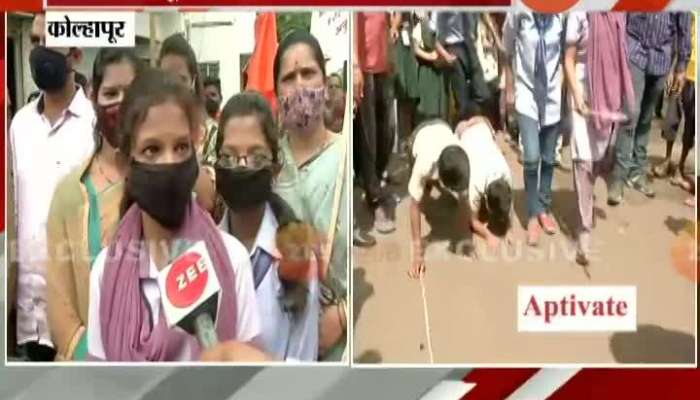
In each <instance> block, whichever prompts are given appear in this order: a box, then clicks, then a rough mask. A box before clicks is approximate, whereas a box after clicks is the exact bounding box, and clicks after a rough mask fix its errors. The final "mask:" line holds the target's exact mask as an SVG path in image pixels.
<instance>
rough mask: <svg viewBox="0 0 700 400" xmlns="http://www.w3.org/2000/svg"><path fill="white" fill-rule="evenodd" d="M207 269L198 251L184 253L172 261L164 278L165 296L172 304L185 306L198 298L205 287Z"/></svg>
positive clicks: (207, 275) (207, 276)
mask: <svg viewBox="0 0 700 400" xmlns="http://www.w3.org/2000/svg"><path fill="white" fill-rule="evenodd" d="M208 279H209V271H208V268H207V265H206V264H205V263H204V259H203V258H202V256H201V255H200V254H199V253H186V254H184V255H183V256H181V257H178V259H177V260H176V261H175V262H174V263H173V266H172V267H171V268H170V271H169V272H168V276H167V277H166V278H165V288H166V296H168V300H169V301H170V303H172V305H173V306H175V307H177V308H186V307H189V306H191V305H192V304H193V303H195V302H196V301H197V299H199V297H200V296H201V295H202V293H204V289H205V288H206V287H207V280H208Z"/></svg>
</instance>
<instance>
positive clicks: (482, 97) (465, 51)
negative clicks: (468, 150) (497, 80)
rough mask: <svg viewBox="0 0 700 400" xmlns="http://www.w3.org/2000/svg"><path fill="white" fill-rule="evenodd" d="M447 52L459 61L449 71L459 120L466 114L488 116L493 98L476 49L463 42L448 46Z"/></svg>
mask: <svg viewBox="0 0 700 400" xmlns="http://www.w3.org/2000/svg"><path fill="white" fill-rule="evenodd" d="M445 50H447V52H449V53H450V54H452V55H454V56H455V57H457V61H455V63H454V64H453V65H452V67H451V68H450V69H449V70H448V79H449V81H450V87H451V88H452V91H453V92H454V95H455V98H456V100H457V110H458V111H459V118H460V119H461V118H463V117H464V116H465V115H466V114H478V115H488V108H489V104H490V102H491V98H492V97H493V96H492V95H491V90H490V89H489V87H488V84H487V83H486V81H485V80H484V73H483V71H482V69H481V65H480V64H479V61H478V59H477V57H476V49H474V46H471V45H470V46H467V45H466V44H465V43H464V42H461V43H456V44H451V45H446V46H445Z"/></svg>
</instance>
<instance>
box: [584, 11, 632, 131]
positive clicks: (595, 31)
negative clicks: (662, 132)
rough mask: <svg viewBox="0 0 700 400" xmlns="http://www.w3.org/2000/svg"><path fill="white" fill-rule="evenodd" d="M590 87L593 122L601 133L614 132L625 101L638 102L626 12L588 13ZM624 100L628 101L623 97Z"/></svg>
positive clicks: (596, 129)
mask: <svg viewBox="0 0 700 400" xmlns="http://www.w3.org/2000/svg"><path fill="white" fill-rule="evenodd" d="M588 32H589V33H588V60H587V63H588V65H587V69H588V89H589V92H588V93H589V94H590V95H589V103H590V105H591V111H593V115H592V116H591V121H592V123H593V126H594V127H595V131H596V132H597V134H598V135H600V136H605V137H607V136H608V135H610V133H611V128H612V124H613V122H614V121H613V120H612V119H611V118H609V117H608V116H610V115H614V114H616V113H619V112H620V111H621V110H622V106H623V104H624V101H626V102H627V103H628V104H634V88H633V86H632V76H631V74H630V69H629V65H628V64H627V35H626V22H625V14H624V13H617V12H592V13H589V14H588ZM623 99H624V100H623Z"/></svg>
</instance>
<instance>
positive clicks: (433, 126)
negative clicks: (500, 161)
mask: <svg viewBox="0 0 700 400" xmlns="http://www.w3.org/2000/svg"><path fill="white" fill-rule="evenodd" d="M411 142H412V144H411V163H412V168H411V178H410V179H409V181H408V194H409V195H410V202H411V203H410V204H411V205H410V210H411V211H410V213H411V238H412V246H413V248H412V250H413V257H412V262H411V268H410V270H409V276H410V277H411V278H414V279H416V278H419V277H420V276H421V275H422V274H423V273H424V272H425V263H424V260H423V253H424V248H423V243H422V238H421V213H422V211H423V210H422V209H421V203H422V200H423V196H424V194H425V193H429V192H430V190H431V189H432V188H433V187H434V186H435V185H437V186H439V187H440V188H441V189H443V191H446V192H448V193H450V194H451V195H452V196H453V197H454V198H456V199H457V201H458V204H459V210H460V213H459V214H460V215H459V216H463V217H464V218H466V219H462V218H456V219H455V222H456V223H464V224H468V223H469V219H468V218H469V215H468V214H469V204H468V200H469V164H470V163H469V158H468V157H467V153H466V152H465V151H464V149H463V148H462V146H460V143H459V139H458V138H457V136H456V135H455V134H454V133H453V132H452V129H451V128H450V126H449V125H448V124H447V123H446V122H444V121H441V120H431V121H426V122H424V123H422V124H420V125H418V127H416V129H415V131H414V133H413V137H412V140H411ZM463 211H464V213H462V212H463ZM463 250H464V249H463Z"/></svg>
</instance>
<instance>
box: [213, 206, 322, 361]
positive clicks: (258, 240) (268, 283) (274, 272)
mask: <svg viewBox="0 0 700 400" xmlns="http://www.w3.org/2000/svg"><path fill="white" fill-rule="evenodd" d="M228 221H229V218H228V210H227V211H226V212H225V214H224V218H223V219H222V222H221V226H220V227H221V229H222V230H224V231H227V232H228V231H229V222H228ZM278 226H279V225H278V222H277V218H276V217H275V213H274V212H273V211H272V208H271V207H270V205H269V204H267V205H266V206H265V214H264V216H263V219H262V222H261V224H260V229H258V233H257V235H256V237H255V244H254V245H253V247H252V249H251V251H250V257H251V258H252V257H253V255H254V254H255V252H256V251H257V250H258V249H260V250H261V251H265V252H266V253H267V254H269V255H271V256H272V257H273V262H272V264H271V265H270V268H269V269H268V270H267V272H266V273H265V275H264V277H263V278H262V280H261V281H260V284H259V286H258V287H257V289H255V294H256V296H257V299H258V307H259V309H260V316H261V333H260V336H259V338H258V341H257V344H259V345H260V346H261V347H262V349H263V350H264V351H265V352H266V353H267V354H270V355H272V356H274V357H275V359H277V360H285V361H316V359H317V358H318V321H319V315H320V313H321V304H320V300H319V291H320V289H319V284H318V280H317V279H312V280H311V281H310V282H309V287H308V294H307V298H306V308H305V309H304V311H303V312H302V313H301V314H300V315H299V316H298V317H297V318H293V316H292V315H291V314H290V313H289V312H286V311H285V310H284V309H283V307H282V304H281V303H280V301H279V298H280V296H282V294H283V291H284V289H283V287H282V282H281V281H280V277H279V261H280V254H279V251H278V250H277V245H276V242H275V238H276V235H277V228H278ZM254 267H255V266H254ZM254 267H253V268H254ZM254 275H255V273H253V275H252V276H254ZM252 276H251V282H252V281H253V279H252Z"/></svg>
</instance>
